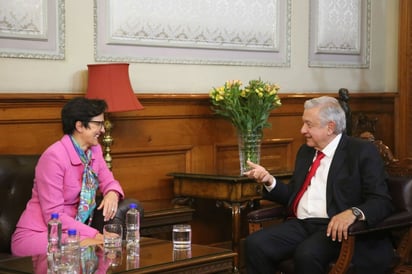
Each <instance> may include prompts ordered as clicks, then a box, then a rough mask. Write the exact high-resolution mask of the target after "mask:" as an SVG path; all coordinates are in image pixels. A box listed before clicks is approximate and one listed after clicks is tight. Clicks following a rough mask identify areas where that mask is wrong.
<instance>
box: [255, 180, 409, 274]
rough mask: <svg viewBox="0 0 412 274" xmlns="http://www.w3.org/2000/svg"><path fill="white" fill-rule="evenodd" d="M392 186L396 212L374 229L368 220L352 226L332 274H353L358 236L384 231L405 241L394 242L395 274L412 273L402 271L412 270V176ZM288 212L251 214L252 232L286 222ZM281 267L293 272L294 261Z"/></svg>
mask: <svg viewBox="0 0 412 274" xmlns="http://www.w3.org/2000/svg"><path fill="white" fill-rule="evenodd" d="M388 187H389V191H390V195H391V196H392V199H393V204H394V207H395V212H394V213H393V214H392V215H391V216H389V217H387V218H386V219H385V220H383V221H382V222H381V223H379V224H378V225H377V226H374V227H368V226H367V225H366V222H364V221H357V222H355V223H354V224H352V225H351V226H350V227H349V237H348V240H345V241H343V242H342V247H341V251H340V255H339V258H338V260H337V261H336V262H334V263H333V264H331V266H330V271H329V273H334V274H336V273H351V260H352V255H353V251H354V247H355V241H356V236H357V235H361V234H366V233H371V232H377V231H384V230H389V231H391V232H393V236H394V239H396V238H398V237H399V235H398V234H399V233H401V239H400V240H396V241H394V249H395V250H394V252H395V261H394V263H393V270H394V273H412V272H402V271H404V270H405V269H407V270H408V271H412V266H409V264H410V263H411V243H412V176H403V177H400V176H390V177H389V181H388ZM286 213H287V211H286V208H285V207H282V206H275V207H268V208H262V209H257V210H254V211H252V212H250V213H249V214H248V215H247V219H248V222H249V233H253V232H255V231H257V230H259V229H261V228H262V227H263V225H264V223H265V222H269V221H272V222H273V221H276V220H280V221H281V220H283V219H284V218H286ZM402 229H405V230H406V231H403V230H402ZM279 268H280V270H281V272H282V273H293V262H292V260H287V261H284V262H283V263H281V265H280V266H279Z"/></svg>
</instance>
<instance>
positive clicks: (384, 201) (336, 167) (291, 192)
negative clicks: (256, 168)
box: [264, 135, 392, 225]
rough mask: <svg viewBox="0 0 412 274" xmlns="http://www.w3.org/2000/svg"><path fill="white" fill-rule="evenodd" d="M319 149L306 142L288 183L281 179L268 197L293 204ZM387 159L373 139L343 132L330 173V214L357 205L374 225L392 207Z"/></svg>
mask: <svg viewBox="0 0 412 274" xmlns="http://www.w3.org/2000/svg"><path fill="white" fill-rule="evenodd" d="M314 155H315V149H314V148H312V147H309V146H307V145H302V146H301V147H300V149H299V151H298V154H297V156H296V162H295V171H294V173H293V176H292V178H291V180H290V182H289V183H288V184H284V183H283V182H281V181H279V180H277V183H276V187H275V188H274V189H273V190H272V191H271V192H270V193H267V192H265V193H264V197H265V198H266V199H269V200H274V201H277V202H279V203H281V204H284V205H291V203H292V201H293V199H294V198H295V196H296V194H297V192H298V191H299V189H300V187H301V186H302V184H303V181H304V180H305V176H306V173H307V171H308V169H309V167H310V165H311V164H312V160H313V157H314ZM386 178H387V174H386V172H385V168H384V163H383V161H382V158H381V157H380V155H379V152H378V150H377V149H376V147H375V145H374V144H372V143H371V142H368V141H365V140H362V139H359V138H354V137H349V136H347V135H342V138H341V140H340V142H339V144H338V147H337V148H336V152H335V155H334V157H333V159H332V162H331V166H330V169H329V174H328V181H327V189H326V196H327V197H326V200H327V212H328V215H329V217H330V218H331V217H333V216H334V215H336V214H338V213H340V212H342V211H344V210H346V209H349V208H351V207H353V206H356V207H358V208H360V209H361V210H362V211H363V213H364V214H365V216H366V220H367V222H368V224H369V225H374V224H376V223H377V222H379V221H381V220H382V219H383V218H385V217H386V216H388V215H389V214H390V213H391V211H392V204H391V198H390V196H389V193H388V188H387V184H386Z"/></svg>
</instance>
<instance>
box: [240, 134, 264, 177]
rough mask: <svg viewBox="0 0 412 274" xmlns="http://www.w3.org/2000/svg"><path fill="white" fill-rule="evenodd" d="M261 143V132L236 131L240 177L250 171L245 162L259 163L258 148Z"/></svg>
mask: <svg viewBox="0 0 412 274" xmlns="http://www.w3.org/2000/svg"><path fill="white" fill-rule="evenodd" d="M261 142H262V132H261V131H247V132H241V131H238V144H239V160H240V175H241V176H242V175H243V173H244V172H246V171H248V170H249V169H250V167H249V165H248V164H247V161H251V162H253V163H255V164H259V163H260V148H261Z"/></svg>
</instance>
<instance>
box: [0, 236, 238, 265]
mask: <svg viewBox="0 0 412 274" xmlns="http://www.w3.org/2000/svg"><path fill="white" fill-rule="evenodd" d="M93 249H94V250H96V251H95V254H97V256H96V258H97V260H98V266H96V267H97V270H96V271H95V272H94V273H106V272H108V271H109V272H110V273H124V272H128V271H131V270H133V271H132V272H134V273H139V272H142V273H150V272H152V271H153V272H159V271H160V272H162V271H166V270H170V269H176V268H180V267H187V266H190V265H196V264H199V263H205V262H208V261H216V260H220V259H233V258H234V257H235V256H236V253H234V252H233V251H232V250H229V249H223V248H217V247H211V246H203V245H196V244H192V247H191V249H190V251H182V252H180V253H179V254H177V253H176V252H174V251H173V244H172V242H170V241H165V240H159V239H154V238H142V239H141V241H140V256H139V259H138V262H137V263H136V262H135V263H134V265H133V266H131V265H130V262H128V261H127V258H126V253H125V250H123V252H122V263H121V264H120V265H118V266H109V265H107V264H106V263H104V262H105V260H104V252H103V251H102V249H101V248H100V247H93ZM177 257H179V258H177ZM82 263H84V262H82ZM0 270H1V271H0V272H1V273H16V272H18V273H47V256H46V255H39V256H33V257H14V258H10V259H6V260H3V261H0Z"/></svg>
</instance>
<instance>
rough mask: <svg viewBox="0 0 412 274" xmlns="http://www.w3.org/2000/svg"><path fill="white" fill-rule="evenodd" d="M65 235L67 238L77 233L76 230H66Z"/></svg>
mask: <svg viewBox="0 0 412 274" xmlns="http://www.w3.org/2000/svg"><path fill="white" fill-rule="evenodd" d="M67 234H68V235H69V236H75V235H76V234H77V231H76V229H69V230H67Z"/></svg>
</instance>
